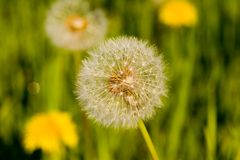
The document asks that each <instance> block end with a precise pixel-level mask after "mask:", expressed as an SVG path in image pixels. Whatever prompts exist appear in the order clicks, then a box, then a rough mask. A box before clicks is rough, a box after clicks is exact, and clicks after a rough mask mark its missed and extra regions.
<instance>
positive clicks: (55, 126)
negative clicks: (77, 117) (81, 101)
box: [23, 112, 78, 153]
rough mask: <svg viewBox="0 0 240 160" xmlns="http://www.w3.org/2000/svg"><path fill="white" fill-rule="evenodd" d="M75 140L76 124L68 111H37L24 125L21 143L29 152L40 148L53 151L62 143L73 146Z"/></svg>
mask: <svg viewBox="0 0 240 160" xmlns="http://www.w3.org/2000/svg"><path fill="white" fill-rule="evenodd" d="M77 142H78V136H77V131H76V126H75V124H74V123H73V121H72V119H71V117H70V115H69V114H68V113H64V112H50V113H38V114H37V115H35V116H33V117H32V118H31V119H30V120H29V121H28V122H27V124H26V126H25V130H24V137H23V145H24V147H25V149H26V150H27V151H29V152H32V151H34V150H35V149H42V150H43V151H44V152H47V153H54V152H58V151H59V150H60V148H61V147H62V146H63V145H65V146H67V147H75V146H76V145H77Z"/></svg>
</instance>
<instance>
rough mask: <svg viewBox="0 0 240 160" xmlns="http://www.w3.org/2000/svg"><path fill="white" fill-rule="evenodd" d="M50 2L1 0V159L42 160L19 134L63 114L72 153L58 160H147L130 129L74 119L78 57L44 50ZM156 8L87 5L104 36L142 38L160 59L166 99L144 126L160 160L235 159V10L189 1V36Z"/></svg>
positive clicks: (239, 135) (150, 4)
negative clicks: (73, 142) (73, 137)
mask: <svg viewBox="0 0 240 160" xmlns="http://www.w3.org/2000/svg"><path fill="white" fill-rule="evenodd" d="M52 2H53V1H48V0H41V1H36V0H10V1H7V0H0V36H1V38H0V159H9V160H15V159H42V157H43V154H42V153H41V151H36V152H34V153H33V154H27V153H25V151H24V149H23V147H22V142H21V141H22V132H23V127H24V124H25V122H26V120H27V119H28V118H29V117H30V116H32V115H33V114H34V113H37V112H44V111H48V110H52V109H59V110H64V111H68V112H70V113H71V114H72V115H73V117H74V120H75V122H76V123H77V124H78V131H79V137H80V141H79V147H78V148H77V150H76V151H68V152H67V155H66V157H65V158H64V159H88V160H93V159H101V160H110V159H119V160H127V159H150V155H149V153H148V150H147V148H146V145H145V143H144V141H143V139H142V137H141V134H140V133H139V131H138V130H113V129H108V128H104V127H101V126H98V125H96V124H93V123H92V122H91V121H89V120H88V119H87V118H86V117H85V115H84V113H82V111H81V109H80V107H79V104H78V103H77V102H76V100H75V97H76V96H75V94H74V90H75V80H76V72H77V71H78V65H77V64H76V55H78V56H79V57H80V58H84V57H85V56H86V53H83V52H82V53H80V52H74V53H73V52H69V51H66V50H62V49H59V48H57V47H55V46H53V45H52V44H51V43H50V41H49V39H48V38H47V36H46V33H45V31H44V22H45V18H46V14H47V11H48V9H49V8H50V5H51V4H52ZM157 2H158V1H157V0H155V1H153V0H152V1H151V0H91V1H90V3H91V6H92V7H101V8H103V9H104V10H105V12H106V15H107V17H108V19H109V28H108V35H107V37H112V36H118V35H131V36H136V37H139V38H142V39H146V40H149V41H151V43H153V44H155V45H156V46H157V47H158V48H159V50H160V51H161V52H162V54H163V55H164V56H165V60H166V62H167V63H168V75H169V90H170V93H169V97H168V99H167V100H166V104H165V107H164V108H162V109H160V110H159V111H158V113H157V115H156V116H155V117H154V118H153V119H152V120H151V121H149V122H147V128H148V130H149V132H150V135H151V137H152V139H153V142H154V144H155V145H156V148H157V151H158V153H159V155H160V158H161V159H167V160H171V159H174V160H175V159H184V160H187V159H189V160H193V159H194V160H195V159H199V160H202V159H208V160H214V159H219V160H220V159H223V160H233V159H234V160H239V159H240V67H239V64H240V12H239V8H238V6H239V1H238V0H227V1H219V0H193V1H192V2H193V3H194V4H195V5H196V7H197V9H198V12H199V23H198V25H197V26H196V27H194V28H184V27H183V28H170V27H168V26H165V25H163V24H161V23H160V22H159V21H158V10H159V6H158V5H161V0H159V3H157ZM33 82H35V83H34V84H37V85H39V86H37V87H36V86H33V85H32V84H33ZM38 87H40V88H38Z"/></svg>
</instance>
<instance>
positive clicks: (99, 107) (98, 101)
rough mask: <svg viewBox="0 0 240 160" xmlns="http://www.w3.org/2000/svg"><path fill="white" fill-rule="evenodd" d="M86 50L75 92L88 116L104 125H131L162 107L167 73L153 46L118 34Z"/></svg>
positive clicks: (150, 115) (126, 126) (131, 126)
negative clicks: (87, 56) (86, 57)
mask: <svg viewBox="0 0 240 160" xmlns="http://www.w3.org/2000/svg"><path fill="white" fill-rule="evenodd" d="M89 54H90V57H89V59H87V60H85V61H84V62H83V68H82V69H81V71H80V73H79V78H78V82H77V84H78V89H77V94H78V98H79V99H80V100H82V101H84V103H85V104H84V105H83V109H84V110H85V111H86V113H87V114H88V116H89V117H90V118H92V119H94V120H95V121H97V122H99V123H101V124H103V125H105V126H113V127H124V128H133V127H136V126H137V123H138V121H139V120H140V119H142V120H147V119H149V118H151V117H152V116H153V114H154V113H155V111H156V108H158V107H161V105H162V97H164V96H166V91H167V89H166V85H165V82H166V77H165V74H164V62H163V59H162V57H161V56H157V55H156V54H157V51H156V49H155V48H154V47H152V46H149V45H148V43H146V42H144V41H141V40H138V39H136V38H129V37H119V38H116V39H110V40H108V41H106V42H104V43H103V44H102V45H100V46H99V47H97V48H95V49H94V50H92V51H91V52H90V53H89ZM112 64H114V65H112Z"/></svg>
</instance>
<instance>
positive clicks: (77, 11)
mask: <svg viewBox="0 0 240 160" xmlns="http://www.w3.org/2000/svg"><path fill="white" fill-rule="evenodd" d="M106 29H107V20H106V17H105V15H104V13H103V12H102V11H101V10H93V11H90V10H89V6H88V3H87V2H86V1H83V0H60V1H57V2H56V3H55V4H53V6H52V8H51V10H50V11H49V13H48V16H47V20H46V24H45V30H46V32H47V34H48V36H49V38H50V39H51V41H52V42H53V43H54V44H55V45H56V46H58V47H61V48H65V49H69V50H85V49H89V48H91V47H92V46H94V45H96V44H97V43H98V42H100V41H101V40H102V39H103V38H104V36H105V33H106Z"/></svg>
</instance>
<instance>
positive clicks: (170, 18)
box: [159, 0, 198, 27]
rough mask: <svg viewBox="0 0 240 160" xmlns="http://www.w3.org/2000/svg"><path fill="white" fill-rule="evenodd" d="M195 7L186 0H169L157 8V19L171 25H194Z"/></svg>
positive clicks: (195, 18)
mask: <svg viewBox="0 0 240 160" xmlns="http://www.w3.org/2000/svg"><path fill="white" fill-rule="evenodd" d="M197 19H198V16H197V9H196V7H195V6H194V5H193V4H192V3H190V2H188V1H186V0H170V1H167V2H165V3H164V4H163V6H162V7H161V8H160V10H159V20H160V21H162V22H163V23H164V24H166V25H169V26H172V27H180V26H195V25H196V23H197Z"/></svg>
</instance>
